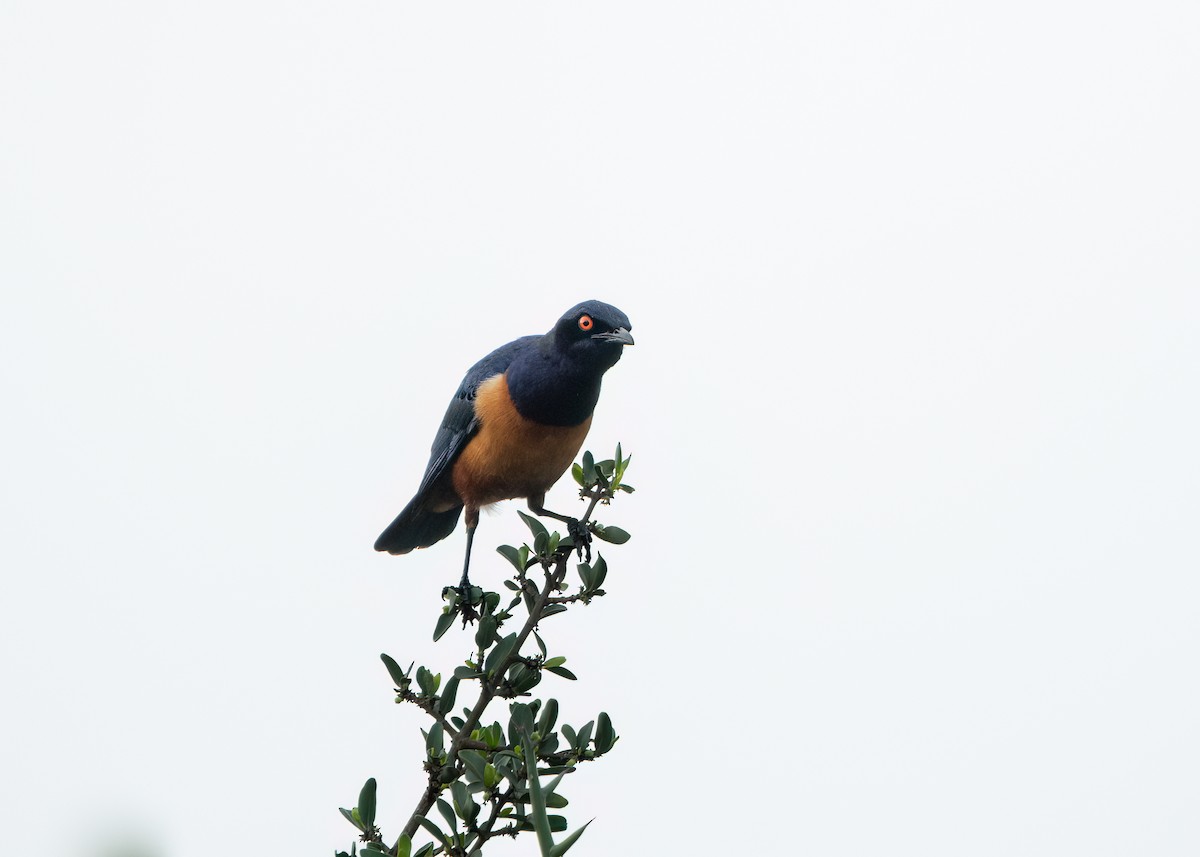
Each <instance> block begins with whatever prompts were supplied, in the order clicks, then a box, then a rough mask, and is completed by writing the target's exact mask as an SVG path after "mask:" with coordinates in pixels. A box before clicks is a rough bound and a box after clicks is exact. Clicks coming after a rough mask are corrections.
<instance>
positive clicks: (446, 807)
mask: <svg viewBox="0 0 1200 857" xmlns="http://www.w3.org/2000/svg"><path fill="white" fill-rule="evenodd" d="M437 808H438V812H440V813H441V814H442V818H444V819H446V824H447V825H448V829H449V830H450V831H451V832H453V831H454V830H457V829H458V821H456V820H455V818H454V809H453V807H451V806H450V804H448V803H446V802H445V801H444V800H442V799H441V798H438V799H437Z"/></svg>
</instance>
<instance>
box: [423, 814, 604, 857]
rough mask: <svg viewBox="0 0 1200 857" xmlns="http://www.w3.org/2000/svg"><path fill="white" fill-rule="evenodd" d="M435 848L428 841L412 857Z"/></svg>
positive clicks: (430, 852) (427, 856) (431, 851)
mask: <svg viewBox="0 0 1200 857" xmlns="http://www.w3.org/2000/svg"><path fill="white" fill-rule="evenodd" d="M588 824H591V822H590V821H589V822H588ZM435 829H436V828H435ZM433 848H434V845H433V843H432V842H426V843H425V844H424V845H422V846H421V847H420V848H418V849H417V853H416V854H414V855H413V856H412V857H429V855H431V854H432V853H433Z"/></svg>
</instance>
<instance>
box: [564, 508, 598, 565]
mask: <svg viewBox="0 0 1200 857" xmlns="http://www.w3.org/2000/svg"><path fill="white" fill-rule="evenodd" d="M567 535H569V536H570V537H571V544H573V545H574V546H575V551H576V553H577V554H578V555H579V558H580V559H582V560H583V561H584V562H591V561H592V531H591V530H589V529H588V527H587V524H585V523H583V522H582V521H577V520H576V519H575V518H572V519H571V520H569V521H567ZM585 554H586V559H585Z"/></svg>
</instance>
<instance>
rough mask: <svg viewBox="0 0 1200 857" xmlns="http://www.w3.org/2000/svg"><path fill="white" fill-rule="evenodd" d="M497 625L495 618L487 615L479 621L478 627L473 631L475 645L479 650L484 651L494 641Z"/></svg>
mask: <svg viewBox="0 0 1200 857" xmlns="http://www.w3.org/2000/svg"><path fill="white" fill-rule="evenodd" d="M498 625H499V622H497V620H496V617H495V616H493V615H492V614H490V613H489V614H488V615H487V616H484V617H483V618H482V619H480V620H479V627H478V628H476V629H475V645H476V646H478V647H479V648H481V649H485V648H487V647H488V646H490V645H491V644H492V641H493V640H495V639H496V627H497V626H498Z"/></svg>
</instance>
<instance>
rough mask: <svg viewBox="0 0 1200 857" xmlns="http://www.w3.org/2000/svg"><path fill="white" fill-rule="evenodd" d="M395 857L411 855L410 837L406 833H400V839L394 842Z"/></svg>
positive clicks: (408, 856)
mask: <svg viewBox="0 0 1200 857" xmlns="http://www.w3.org/2000/svg"><path fill="white" fill-rule="evenodd" d="M395 850H396V857H411V855H412V837H410V836H409V835H408V834H407V833H401V834H400V838H399V839H397V840H396V849H395Z"/></svg>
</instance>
